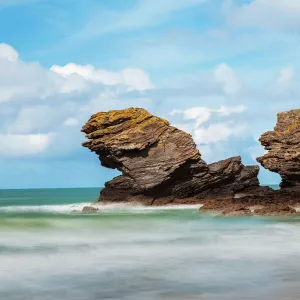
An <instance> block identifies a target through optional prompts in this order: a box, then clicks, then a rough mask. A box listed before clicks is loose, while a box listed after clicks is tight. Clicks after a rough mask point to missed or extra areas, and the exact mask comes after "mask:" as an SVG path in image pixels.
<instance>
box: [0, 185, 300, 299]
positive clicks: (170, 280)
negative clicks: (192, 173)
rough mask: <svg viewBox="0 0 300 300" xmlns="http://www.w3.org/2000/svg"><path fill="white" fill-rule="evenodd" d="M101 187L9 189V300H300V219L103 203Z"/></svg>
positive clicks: (0, 204) (5, 197) (0, 212)
mask: <svg viewBox="0 0 300 300" xmlns="http://www.w3.org/2000/svg"><path fill="white" fill-rule="evenodd" d="M99 191H100V189H57V190H6V191H0V282H1V285H0V299H1V300H2V299H5V300H12V299H13V300H17V299H20V300H21V299H22V300H27V299H28V300H71V299H72V300H82V299H84V300H85V299H86V300H94V299H95V300H96V299H101V300H102V299H104V300H106V299H109V300H111V299H115V300H117V299H118V300H120V299H121V300H123V299H124V300H150V299H151V300H152V299H158V300H161V299H170V300H171V299H172V300H173V299H205V300H206V299H214V300H217V299H278V300H279V299H300V265H299V264H298V261H299V259H300V234H299V232H300V219H299V218H297V217H296V218H286V219H284V218H258V217H245V218H221V217H218V216H216V215H214V214H204V215H203V214H199V213H198V209H199V206H181V207H165V208H145V207H140V206H130V205H117V206H116V205H108V206H100V209H101V212H99V213H97V214H92V215H84V214H72V213H71V212H72V210H74V209H80V208H82V207H83V206H84V205H85V204H86V203H90V202H93V201H95V200H96V199H97V198H98V195H99Z"/></svg>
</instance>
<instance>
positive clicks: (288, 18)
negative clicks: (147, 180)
mask: <svg viewBox="0 0 300 300" xmlns="http://www.w3.org/2000/svg"><path fill="white" fill-rule="evenodd" d="M299 48H300V1H296V0H285V1H282V0H247V1H246V0H244V1H243V0H160V1H156V0H101V1H100V0H98V1H97V0H85V1H79V0H64V1H59V0H0V90H1V93H0V166H1V168H0V188H34V187H36V188H40V187H76V186H103V184H104V182H105V181H106V180H108V179H110V178H112V177H113V176H114V175H116V174H117V172H116V171H114V170H107V169H104V168H102V167H101V166H100V163H99V161H98V159H97V157H96V156H95V155H94V154H92V153H90V152H89V151H88V150H87V149H84V148H82V147H81V142H83V141H84V140H85V137H84V135H83V134H82V133H80V129H81V126H82V125H83V124H84V123H85V122H86V121H87V120H88V119H89V117H90V115H91V114H93V113H95V112H98V111H106V110H109V109H122V108H126V107H131V106H137V107H144V108H146V109H148V110H149V111H150V112H152V113H153V114H156V115H159V116H162V117H164V118H167V119H169V120H170V121H171V122H172V124H174V125H175V126H178V127H180V128H182V129H183V130H186V131H188V132H190V133H191V134H193V136H194V139H195V141H196V143H197V145H198V147H199V149H200V152H201V153H202V156H203V158H204V159H205V160H206V161H207V162H213V161H216V160H219V159H225V158H227V157H230V156H235V155H241V156H242V158H243V162H244V163H245V164H256V161H255V159H254V158H255V157H257V156H260V155H262V154H263V153H264V149H263V148H262V147H261V146H260V144H259V143H258V138H259V136H260V135H261V134H262V133H263V132H265V131H267V130H271V129H272V127H274V125H275V122H276V114H277V113H278V112H280V111H285V110H289V109H293V108H299V104H300V100H299V99H300V98H299V96H300V95H299V93H300V92H299V91H300V89H299V86H298V85H299V75H298V71H299V50H300V49H299ZM260 179H261V182H262V183H263V184H266V183H276V182H278V181H279V179H278V176H277V175H276V174H272V173H270V172H267V171H264V170H262V171H261V174H260Z"/></svg>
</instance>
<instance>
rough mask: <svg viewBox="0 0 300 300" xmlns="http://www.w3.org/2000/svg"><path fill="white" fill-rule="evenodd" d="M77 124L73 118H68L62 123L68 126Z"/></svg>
mask: <svg viewBox="0 0 300 300" xmlns="http://www.w3.org/2000/svg"><path fill="white" fill-rule="evenodd" d="M78 124H79V122H78V120H77V119H75V118H68V119H67V120H65V121H64V125H65V126H69V127H73V126H77V125H78Z"/></svg>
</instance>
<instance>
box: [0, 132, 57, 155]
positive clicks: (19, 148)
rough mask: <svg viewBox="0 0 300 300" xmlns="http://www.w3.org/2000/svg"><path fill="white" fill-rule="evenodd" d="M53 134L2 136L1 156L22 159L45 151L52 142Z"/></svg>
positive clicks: (0, 139) (0, 135)
mask: <svg viewBox="0 0 300 300" xmlns="http://www.w3.org/2000/svg"><path fill="white" fill-rule="evenodd" d="M52 137H53V135H52V134H1V133H0V145H1V146H0V155H1V156H8V157H10V156H11V157H22V156H26V155H32V154H38V153H42V152H43V151H45V150H46V149H47V148H48V147H49V146H50V143H51V141H52Z"/></svg>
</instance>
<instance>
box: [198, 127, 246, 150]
mask: <svg viewBox="0 0 300 300" xmlns="http://www.w3.org/2000/svg"><path fill="white" fill-rule="evenodd" d="M246 129H247V127H246V125H245V124H232V123H215V124H211V125H209V126H208V127H206V128H197V129H196V130H195V131H194V133H193V136H194V139H195V142H196V143H197V144H199V145H201V144H212V143H217V142H220V141H225V140H227V139H228V138H229V137H230V136H240V135H242V134H243V133H244V132H245V130H246Z"/></svg>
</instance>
